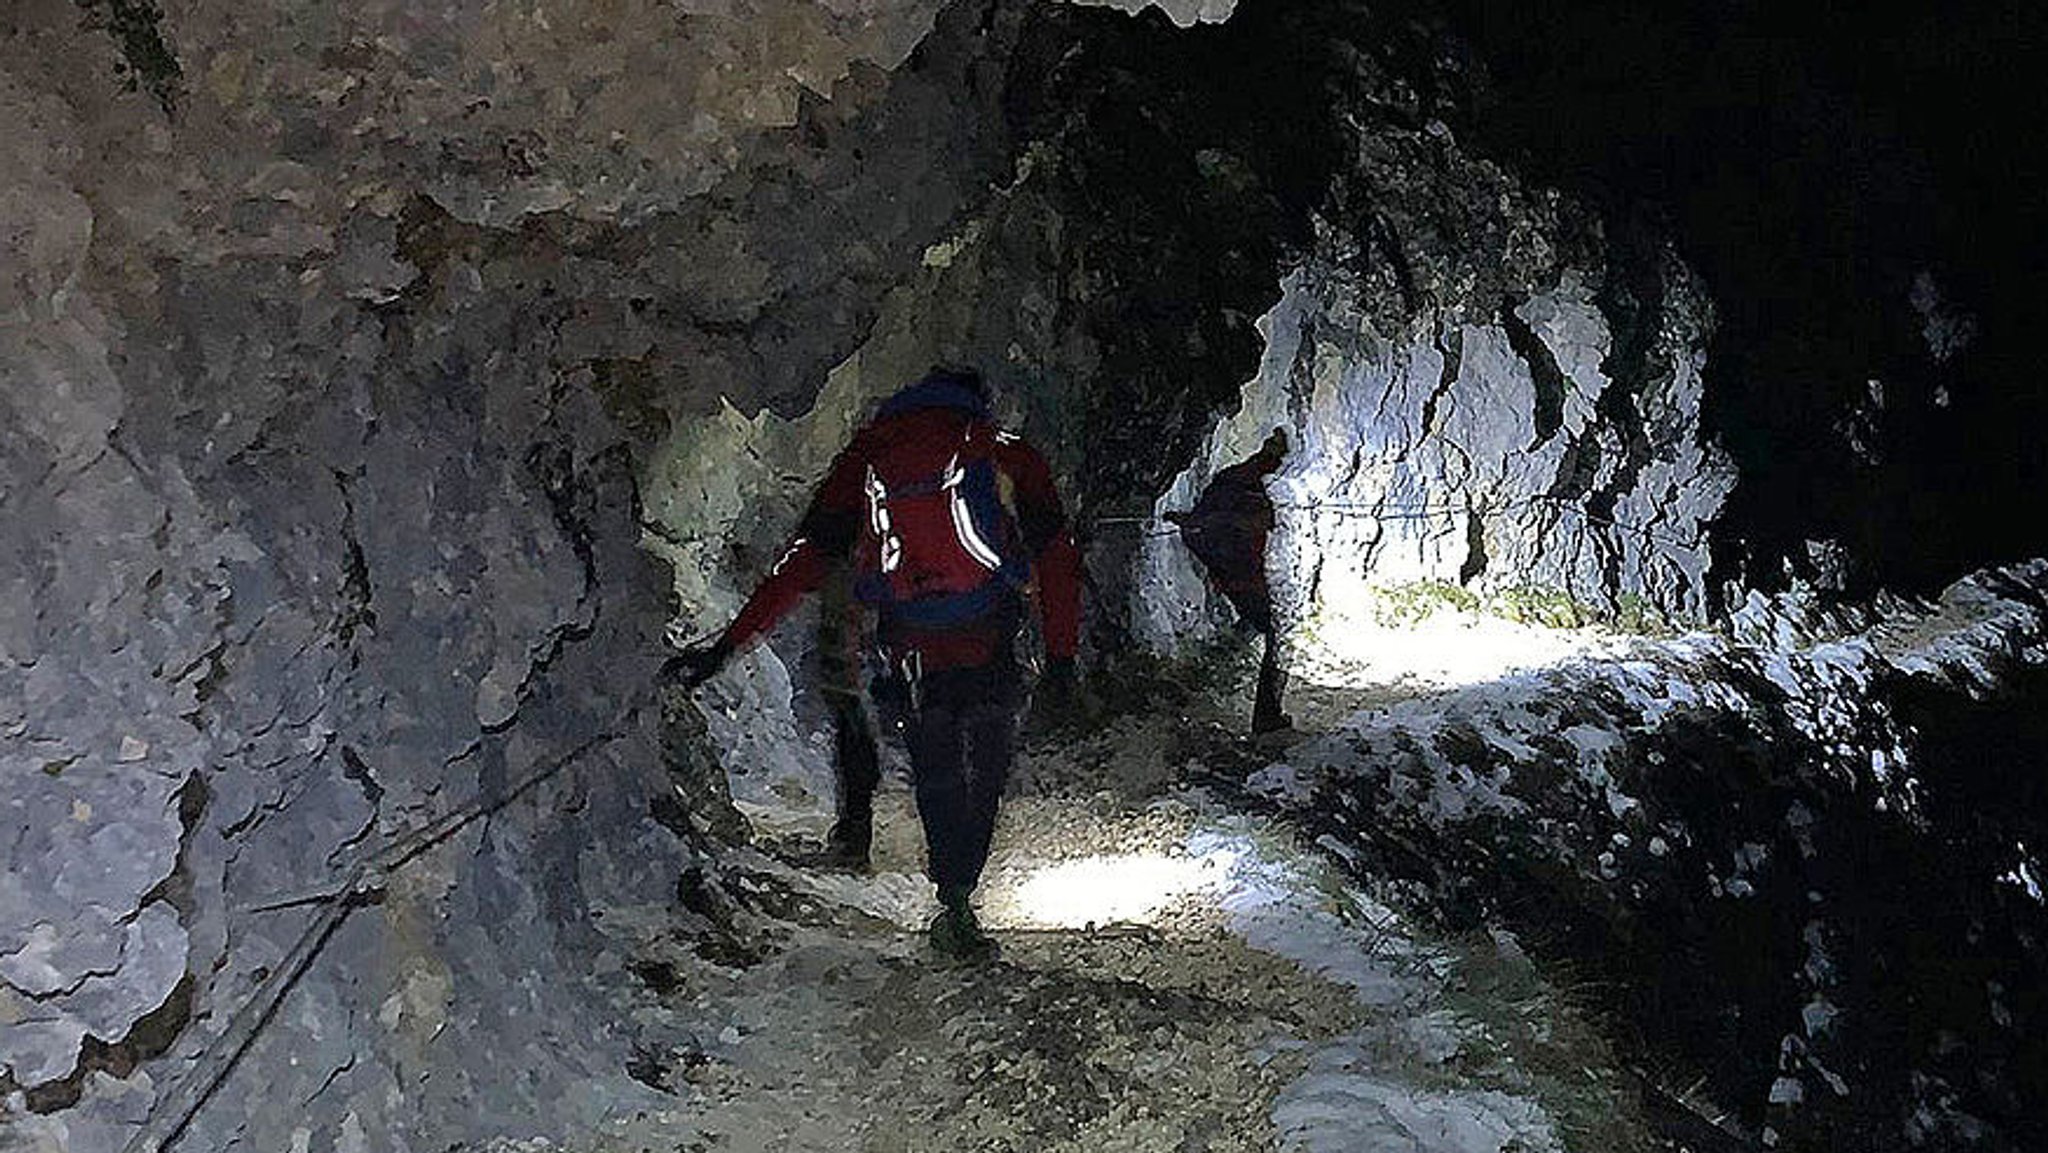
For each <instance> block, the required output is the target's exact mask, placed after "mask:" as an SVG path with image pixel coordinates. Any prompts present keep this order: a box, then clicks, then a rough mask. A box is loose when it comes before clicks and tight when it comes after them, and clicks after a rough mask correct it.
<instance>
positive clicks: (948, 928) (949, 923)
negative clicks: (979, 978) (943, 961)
mask: <svg viewBox="0 0 2048 1153" xmlns="http://www.w3.org/2000/svg"><path fill="white" fill-rule="evenodd" d="M927 936H929V937H930V938H931V943H932V948H933V950H935V951H936V952H938V953H939V954H940V955H942V956H946V957H951V958H953V959H955V960H959V961H986V960H990V959H992V958H994V957H995V955H996V953H997V951H998V949H997V946H996V940H995V938H994V937H991V936H989V935H988V934H987V933H984V932H982V929H981V922H979V921H977V920H975V919H974V910H973V908H971V907H970V906H968V905H967V904H966V903H965V902H961V903H959V904H948V905H946V906H945V907H944V908H942V909H940V910H939V915H938V916H936V917H933V918H932V927H931V929H930V930H929V931H928V933H927Z"/></svg>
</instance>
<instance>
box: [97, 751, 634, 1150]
mask: <svg viewBox="0 0 2048 1153" xmlns="http://www.w3.org/2000/svg"><path fill="white" fill-rule="evenodd" d="M622 735H623V734H620V733H615V732H603V733H599V734H597V735H596V736H593V737H591V738H589V739H588V740H586V741H584V742H583V743H582V744H580V745H577V746H576V747H575V748H573V749H571V750H569V751H568V752H566V753H564V754H562V755H561V756H559V757H556V758H554V759H553V760H550V761H547V762H545V763H543V764H542V765H541V766H540V767H539V768H537V769H535V770H534V771H532V772H531V773H528V774H527V775H526V776H525V777H524V778H522V779H521V780H520V782H519V783H518V784H516V785H514V786H512V788H510V789H508V790H506V791H505V792H503V793H499V794H497V795H495V796H489V797H478V798H475V799H474V800H472V801H470V802H469V803H467V804H464V805H462V806H459V807H457V808H455V809H453V810H451V811H450V812H448V813H446V814H444V815H442V816H441V817H439V818H436V819H435V820H434V821H432V822H429V823H428V824H426V825H423V826H421V827H419V828H417V829H413V830H411V831H409V832H406V833H403V834H401V835H400V836H398V837H397V838H396V839H394V840H393V841H392V842H391V843H390V844H388V845H386V846H385V847H384V848H382V849H379V850H378V851H377V852H375V853H372V854H371V855H369V856H368V857H365V858H364V859H362V860H361V861H358V862H356V864H355V865H353V866H352V867H350V869H349V870H348V872H346V873H345V874H343V875H342V877H341V878H340V879H339V880H337V881H335V882H333V883H331V884H328V885H324V886H321V887H319V888H317V889H309V890H304V891H302V892H297V893H291V894H286V895H282V896H278V897H273V898H270V899H268V900H265V901H260V902H257V903H255V904H252V905H247V906H243V907H242V908H241V909H240V910H239V911H240V912H245V913H255V912H266V911H270V910H275V909H289V908H294V907H297V906H300V905H310V904H324V905H325V906H326V907H325V908H323V909H321V911H320V915H319V916H317V917H315V918H314V919H313V922H312V924H310V925H308V926H306V928H305V930H304V931H303V932H301V933H300V934H299V937H298V939H297V940H296V941H294V942H293V943H292V947H291V948H290V949H289V950H287V951H286V952H285V955H284V957H283V959H281V960H280V961H279V962H278V964H277V966H276V967H275V968H273V969H272V970H271V971H270V975H269V976H267V977H266V978H264V980H263V983H262V984H260V985H258V986H257V987H256V989H255V991H254V992H252V993H250V994H249V996H248V998H247V999H245V1000H244V1001H243V1002H242V1003H241V1005H240V1006H238V1007H237V1008H236V1009H235V1012H234V1015H233V1016H232V1017H231V1018H229V1020H228V1027H227V1029H226V1030H224V1031H223V1032H222V1033H221V1035H220V1036H219V1037H217V1038H215V1039H214V1040H213V1042H212V1043H211V1044H210V1045H208V1046H206V1048H205V1049H203V1050H202V1051H201V1052H200V1055H199V1059H198V1060H197V1061H196V1062H194V1063H193V1065H192V1067H191V1068H190V1069H188V1070H186V1071H185V1074H184V1076H182V1077H180V1078H179V1079H178V1081H177V1082H176V1084H174V1085H172V1087H171V1090H170V1092H169V1093H167V1094H165V1095H164V1099H163V1101H162V1102H161V1103H160V1104H159V1106H158V1107H157V1108H156V1109H154V1110H152V1111H151V1113H150V1117H149V1120H148V1121H147V1122H146V1123H145V1124H144V1125H143V1127H142V1128H141V1129H140V1130H138V1131H137V1132H136V1134H135V1136H134V1137H132V1138H130V1139H129V1141H128V1143H127V1144H126V1145H123V1146H122V1153H163V1151H164V1150H167V1149H169V1148H170V1147H171V1146H172V1145H173V1144H175V1143H176V1142H177V1140H178V1139H179V1138H180V1137H182V1136H183V1135H184V1133H185V1131H186V1130H187V1129H188V1128H190V1127H191V1124H192V1121H193V1119H194V1118H196V1117H197V1116H199V1112H200V1110H202V1109H204V1108H205V1107H206V1103H207V1102H208V1101H210V1100H212V1098H213V1095H214V1094H215V1093H216V1092H218V1091H219V1090H220V1087H221V1086H222V1085H223V1084H225V1083H226V1081H227V1078H228V1074H230V1073H232V1072H234V1069H235V1066H236V1064H237V1063H239V1062H240V1061H241V1059H242V1057H243V1055H244V1054H246V1053H247V1052H248V1050H249V1047H250V1046H251V1045H253V1044H255V1041H256V1038H257V1037H258V1036H259V1035H260V1034H261V1033H262V1032H263V1029H264V1027H265V1026H266V1025H268V1024H269V1023H270V1021H271V1019H272V1018H273V1017H275V1016H276V1014H277V1010H278V1007H279V1006H280V1005H282V1004H283V1003H284V999H285V996H286V995H287V994H289V993H290V992H291V990H292V988H293V986H295V985H297V984H298V982H299V978H301V977H303V976H304V975H305V973H306V971H307V970H308V969H310V968H311V967H312V965H313V961H314V959H315V958H317V957H318V956H319V955H320V951H321V950H322V949H323V948H325V947H326V945H327V942H328V941H329V940H331V939H333V937H334V934H335V933H336V932H337V931H338V930H339V929H340V928H341V925H342V922H343V921H345V920H347V919H348V915H349V914H350V913H352V912H354V911H355V910H356V909H358V908H361V907H362V906H363V905H366V904H370V903H372V902H374V901H375V900H376V899H377V898H378V897H380V896H381V895H382V894H383V893H384V891H385V889H386V887H387V886H388V885H389V884H390V881H391V878H392V876H393V875H394V874H395V873H396V872H397V871H398V870H399V869H400V868H403V867H404V866H405V865H406V864H408V863H409V862H411V861H412V860H413V859H415V858H417V857H418V856H420V855H421V854H422V853H425V852H427V851H428V850H430V849H432V848H434V847H436V846H438V845H441V844H443V843H445V842H447V841H448V840H449V839H450V838H451V837H453V836H455V835H456V834H457V833H459V832H461V831H462V830H463V829H466V828H468V827H469V826H470V825H471V824H473V823H475V822H476V821H479V820H481V819H483V818H484V817H488V816H490V815H491V814H493V813H496V812H497V811H499V810H500V809H503V808H505V807H506V806H507V805H510V804H511V803H512V802H514V801H516V800H518V799H519V798H521V797H523V796H525V795H526V794H527V793H529V792H531V791H532V790H534V789H535V788H537V787H539V786H540V785H541V784H542V783H543V782H545V781H547V780H549V779H550V778H552V777H554V776H556V775H557V774H559V773H561V772H562V771H563V770H564V769H567V768H568V767H569V766H571V765H573V764H575V763H576V762H578V761H580V760H582V759H583V758H584V757H585V756H587V755H589V754H590V753H591V751H593V750H594V749H597V748H599V747H601V746H604V745H608V744H610V743H611V742H613V741H616V740H618V739H619V738H620V737H621V736H622Z"/></svg>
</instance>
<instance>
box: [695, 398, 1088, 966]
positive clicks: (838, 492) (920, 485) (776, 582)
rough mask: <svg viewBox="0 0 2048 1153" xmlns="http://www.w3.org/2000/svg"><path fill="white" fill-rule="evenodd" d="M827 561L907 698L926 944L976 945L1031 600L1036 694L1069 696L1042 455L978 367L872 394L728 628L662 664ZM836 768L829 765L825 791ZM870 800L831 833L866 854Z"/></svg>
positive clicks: (1076, 613)
mask: <svg viewBox="0 0 2048 1153" xmlns="http://www.w3.org/2000/svg"><path fill="white" fill-rule="evenodd" d="M839 560H844V561H846V562H848V563H849V564H850V578H849V579H850V581H851V587H852V591H853V595H854V597H855V598H857V599H858V600H859V601H861V602H862V603H863V604H865V605H866V606H868V607H870V608H871V609H872V610H873V616H874V630H875V639H876V641H877V642H878V645H879V647H880V650H881V652H882V653H883V655H884V656H885V658H886V660H887V662H888V665H889V667H890V670H891V672H892V673H894V674H895V675H896V676H898V677H900V678H901V685H902V689H903V691H904V692H905V693H907V696H908V698H909V702H908V716H907V720H908V728H907V732H906V740H907V744H908V747H909V752H910V764H911V772H912V776H913V778H914V786H915V790H916V794H917V808H918V816H919V817H920V818H921V820H922V821H923V824H924V832H925V847H926V850H927V853H928V859H929V867H930V872H931V877H932V881H933V882H934V884H935V885H936V886H937V888H938V894H939V902H940V905H941V906H942V908H941V911H940V913H939V916H938V917H937V919H935V920H934V921H933V922H932V928H931V937H932V943H933V944H934V945H935V946H936V947H938V948H939V949H940V950H941V951H943V952H947V953H950V954H954V955H959V956H984V955H987V954H988V953H990V952H992V951H993V949H994V942H993V941H991V940H990V939H989V938H988V936H987V935H986V934H985V933H983V932H982V930H981V927H980V925H979V924H978V923H977V922H976V920H975V917H974V911H973V908H972V906H971V904H970V897H971V896H972V894H973V892H974V887H975V885H976V883H977V882H978V881H979V880H980V879H981V871H982V867H983V865H984V864H986V863H987V861H988V854H989V842H990V838H991V836H992V835H993V833H994V830H995V818H996V807H997V804H998V803H999V801H1000V800H1001V798H1002V793H1003V783H1004V780H1005V778H1006V776H1007V775H1008V772H1009V767H1010V761H1011V757H1012V754H1013V753H1014V751H1015V746H1016V731H1017V717H1018V713H1019V712H1020V710H1021V707H1022V704H1023V696H1024V693H1023V685H1022V683H1021V677H1020V673H1019V669H1018V665H1017V657H1016V652H1015V642H1016V638H1017V635H1018V633H1019V631H1020V629H1021V627H1022V625H1023V620H1024V615H1025V604H1026V602H1027V601H1033V602H1035V603H1036V604H1037V606H1038V613H1039V618H1040V626H1041V630H1042V633H1043V637H1044V642H1045V651H1046V656H1047V658H1048V666H1047V669H1046V673H1045V676H1044V677H1043V678H1042V680H1041V682H1040V684H1039V686H1038V690H1037V691H1038V692H1039V693H1040V694H1041V696H1055V697H1057V696H1071V694H1072V692H1073V685H1074V652H1075V648H1076V643H1077V640H1078V634H1079V622H1080V567H1081V566H1080V554H1079V552H1078V551H1077V550H1076V549H1075V547H1074V542H1073V538H1072V537H1071V536H1070V535H1069V534H1068V531H1067V522H1066V513H1065V510H1064V509H1063V508H1062V507H1061V504H1060V499H1059V494H1058V493H1057V492H1056V491H1055V490H1054V488H1053V483H1052V472H1051V470H1050V469H1049V468H1048V467H1047V465H1046V462H1045V458H1044V457H1042V456H1040V455H1039V454H1038V453H1037V451H1035V450H1034V449H1032V448H1031V447H1030V446H1029V445H1027V444H1025V443H1024V442H1023V441H1021V440H1018V439H1017V438H1016V437H1014V436H1012V435H1010V434H1008V433H1005V432H1002V431H1000V430H998V429H997V428H996V426H995V424H994V423H993V420H992V418H991V415H990V411H989V393H988V389H987V387H986V385H985V384H984V383H983V381H982V378H981V375H980V374H979V373H978V372H975V371H973V370H971V369H933V370H932V371H931V372H930V373H928V374H927V375H926V376H925V378H924V379H923V380H920V381H918V382H917V383H916V384H913V385H911V386H910V387H908V388H905V389H903V390H902V391H901V392H898V393H897V394H896V395H895V396H893V397H891V398H890V399H889V400H888V401H886V402H884V403H883V405H882V407H881V409H880V410H879V411H878V412H877V413H876V415H875V418H874V420H872V421H871V422H870V423H868V424H867V425H866V426H865V427H863V428H861V429H860V430H859V431H858V432H856V433H855V434H854V436H853V439H852V441H851V442H850V443H849V444H848V445H847V446H846V448H845V449H844V450H842V451H841V452H840V454H839V456H838V458H837V459H835V460H834V461H833V462H832V468H831V470H830V471H829V472H828V473H827V474H826V476H825V480H824V482H823V483H822V484H820V485H819V487H818V490H817V493H816V494H815V495H814V496H813V498H812V500H811V505H810V508H809V509H808V510H807V511H806V512H805V513H804V516H803V519H802V521H801V522H800V523H799V524H798V526H797V531H796V535H795V537H794V539H793V540H792V541H791V542H790V544H789V547H788V549H787V550H786V551H785V552H784V553H783V554H782V558H781V559H780V560H778V561H777V562H776V563H775V567H774V569H773V571H771V572H770V573H769V575H768V577H767V578H766V579H765V580H763V581H762V582H761V584H760V586H759V587H758V588H756V589H755V590H754V594H753V595H752V596H751V597H750V598H748V600H747V603H746V605H745V607H743V608H742V609H741V610H740V612H739V615H738V617H737V618H735V619H734V621H733V622H732V624H731V626H730V627H728V628H727V629H726V630H725V632H724V633H723V634H721V635H720V636H719V637H718V638H717V639H716V640H714V641H712V642H710V643H709V644H705V645H701V646H695V647H692V648H691V649H689V650H686V651H685V652H684V653H683V654H682V655H680V656H677V657H675V658H673V659H671V661H670V662H669V664H668V665H667V666H666V667H665V668H664V672H666V673H667V674H669V675H671V676H680V677H681V679H682V680H683V681H684V683H686V684H689V685H696V684H699V683H702V682H703V681H704V680H705V679H706V678H708V677H710V676H711V675H712V673H714V672H715V671H717V669H718V668H719V666H721V665H722V664H724V662H725V661H726V660H727V659H728V658H729V657H730V656H731V655H732V654H733V653H734V652H735V651H737V650H738V649H739V648H740V647H742V646H744V645H746V644H747V643H749V642H750V641H753V640H754V639H756V638H757V637H759V636H760V635H761V634H763V633H765V632H767V631H768V630H769V629H770V628H772V627H773V626H774V625H775V623H776V622H777V621H778V620H780V619H781V618H782V616H783V615H784V614H786V613H787V612H788V611H789V610H790V609H791V608H793V607H794V606H795V605H796V603H797V601H798V600H799V599H800V598H801V597H802V596H803V595H804V594H805V593H807V592H810V591H812V590H814V589H817V588H818V587H819V586H820V585H821V584H823V583H824V582H825V581H826V580H827V579H828V577H829V575H830V574H831V572H832V569H833V566H834V562H835V561H839ZM842 735H843V730H842ZM851 777H852V774H851V773H849V772H847V769H846V766H842V767H841V780H842V787H846V786H847V785H848V784H849V783H850V778H851ZM855 787H858V786H857V785H856V786H855ZM872 789H873V785H872V783H869V784H868V785H867V790H868V792H869V793H870V794H871V793H872ZM849 801H851V802H853V803H848V802H849ZM870 811H871V810H870V809H869V806H868V805H867V798H865V797H855V798H844V799H842V803H841V806H840V813H841V821H840V824H841V825H842V826H844V825H848V824H849V823H851V824H853V825H856V826H858V827H853V828H847V829H843V830H842V831H841V832H840V834H839V836H840V838H841V839H842V842H844V843H851V842H856V841H857V842H858V844H859V845H860V847H862V848H863V849H864V848H865V845H866V833H867V826H866V822H867V821H869V820H871V817H870V816H869V812H870ZM835 827H837V826H835Z"/></svg>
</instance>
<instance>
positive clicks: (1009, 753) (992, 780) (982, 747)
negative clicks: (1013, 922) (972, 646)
mask: <svg viewBox="0 0 2048 1153" xmlns="http://www.w3.org/2000/svg"><path fill="white" fill-rule="evenodd" d="M985 673H986V675H985V677H984V678H983V690H982V693H981V694H980V695H979V697H978V699H977V700H976V701H975V703H974V704H973V705H972V706H970V707H969V709H968V711H967V717H966V721H967V724H966V729H967V763H968V769H969V772H970V776H969V778H968V804H969V808H968V835H967V838H966V840H965V843H964V845H963V846H962V847H963V850H964V856H963V859H962V861H961V865H962V868H963V871H964V875H965V876H966V877H968V878H970V879H969V882H968V884H969V887H970V888H971V887H972V886H973V885H976V884H979V883H980V881H981V871H982V869H983V867H984V866H986V865H987V864H988V855H989V848H990V846H991V844H992V843H993V842H994V840H995V830H996V811H997V809H998V808H999V807H1000V806H1001V805H1002V800H1003V788H1004V786H1005V784H1006V783H1007V782H1008V781H1009V777H1010V762H1011V761H1012V759H1014V757H1015V756H1016V751H1017V713H1018V710H1019V708H1020V707H1021V706H1022V704H1023V683H1022V678H1021V677H1020V676H1019V675H1018V672H1017V667H1016V665H1015V664H1014V663H1010V662H1004V663H1002V664H999V665H995V666H991V667H990V668H988V669H987V670H985Z"/></svg>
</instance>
